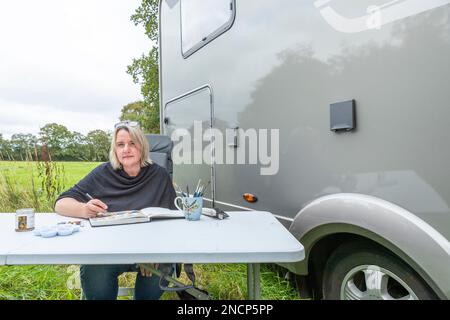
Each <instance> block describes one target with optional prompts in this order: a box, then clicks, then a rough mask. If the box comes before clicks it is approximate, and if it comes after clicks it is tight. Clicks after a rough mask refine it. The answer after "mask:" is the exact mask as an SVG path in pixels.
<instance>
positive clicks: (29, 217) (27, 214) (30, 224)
mask: <svg viewBox="0 0 450 320" xmlns="http://www.w3.org/2000/svg"><path fill="white" fill-rule="evenodd" d="M33 229H34V209H31V208H26V209H18V210H16V231H18V232H22V231H31V230H33Z"/></svg>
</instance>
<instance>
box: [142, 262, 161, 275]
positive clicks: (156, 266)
mask: <svg viewBox="0 0 450 320" xmlns="http://www.w3.org/2000/svg"><path fill="white" fill-rule="evenodd" d="M138 266H139V269H140V270H141V275H142V276H143V277H151V276H152V272H151V271H150V270H146V269H145V268H144V266H149V267H151V268H154V269H158V267H159V264H158V263H155V264H153V263H140V264H138Z"/></svg>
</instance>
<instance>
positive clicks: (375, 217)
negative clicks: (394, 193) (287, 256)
mask: <svg viewBox="0 0 450 320" xmlns="http://www.w3.org/2000/svg"><path fill="white" fill-rule="evenodd" d="M290 231H291V232H292V233H293V234H294V236H296V237H297V239H299V240H300V242H301V243H302V244H303V246H304V247H305V259H304V260H303V261H302V262H299V263H295V264H290V265H284V266H285V267H287V268H288V269H289V270H290V271H291V272H294V273H295V274H299V275H308V276H309V277H314V278H315V281H317V279H320V276H321V275H320V273H321V272H323V268H324V264H325V263H326V260H327V259H328V258H329V256H330V255H331V253H332V252H333V250H334V249H336V248H337V247H338V246H339V245H340V244H342V243H344V242H347V241H368V242H370V243H372V244H375V245H377V246H379V247H380V248H382V249H384V250H387V251H389V252H390V253H392V254H394V255H395V256H397V257H399V258H400V259H401V260H403V261H404V262H405V263H406V264H408V265H409V266H410V267H411V268H412V269H413V270H414V271H415V272H416V273H417V274H418V275H419V276H420V277H421V278H422V279H423V280H424V281H425V283H426V284H427V285H428V286H429V287H430V288H431V289H432V290H433V291H434V292H435V293H436V295H438V296H439V297H440V298H443V299H448V297H449V290H448V288H449V283H448V280H447V281H445V280H444V281H440V282H439V285H438V284H437V281H436V279H441V280H442V279H446V276H445V275H446V271H443V269H445V268H442V266H440V267H439V266H436V264H433V263H432V261H430V259H431V260H432V258H433V257H434V258H436V257H440V258H441V259H444V260H443V263H444V265H447V264H446V262H447V263H448V262H449V261H450V255H449V254H448V247H446V244H448V241H447V240H446V239H445V238H443V237H442V236H441V235H440V234H438V233H437V231H436V230H434V229H432V228H431V227H430V226H429V225H428V224H426V223H425V222H424V221H422V220H420V219H419V218H418V217H416V216H414V215H413V214H411V213H410V212H407V211H406V210H405V209H403V208H400V207H398V206H396V205H394V204H392V203H389V202H386V201H384V200H381V199H378V198H374V197H370V196H365V195H358V194H336V195H332V196H326V197H323V198H320V199H317V200H315V201H313V202H311V203H310V204H308V205H307V206H306V207H305V208H303V209H302V210H301V211H300V212H299V214H298V215H297V216H296V218H295V219H294V221H293V223H292V224H291V227H290ZM414 238H417V239H418V241H417V242H414V241H412V239H414ZM312 270H313V271H314V272H311V271H312ZM312 273H316V274H314V275H312ZM317 273H319V274H317ZM433 276H434V277H433Z"/></svg>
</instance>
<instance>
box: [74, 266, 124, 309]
mask: <svg viewBox="0 0 450 320" xmlns="http://www.w3.org/2000/svg"><path fill="white" fill-rule="evenodd" d="M121 269H122V268H120V266H117V265H82V266H81V267H80V278H81V287H82V289H83V293H84V295H85V296H86V298H87V299H88V300H93V299H95V300H111V299H116V298H117V290H118V280H117V277H118V276H119V275H120V273H121Z"/></svg>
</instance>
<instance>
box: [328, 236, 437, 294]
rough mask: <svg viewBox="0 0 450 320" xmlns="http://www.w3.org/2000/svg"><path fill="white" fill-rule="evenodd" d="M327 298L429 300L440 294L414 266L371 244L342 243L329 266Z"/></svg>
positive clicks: (332, 256) (329, 260)
mask: <svg viewBox="0 0 450 320" xmlns="http://www.w3.org/2000/svg"><path fill="white" fill-rule="evenodd" d="M322 293H323V297H324V299H327V300H422V299H424V300H428V299H436V298H437V297H436V296H435V295H434V293H433V292H432V291H431V289H430V288H429V287H428V286H427V285H426V284H425V283H424V281H423V280H422V279H421V278H420V277H419V276H418V275H417V274H416V272H415V271H414V270H412V268H411V267H409V266H408V265H407V264H406V263H405V262H403V261H402V260H400V259H399V258H398V257H396V256H395V255H393V254H392V253H390V252H388V251H387V250H383V249H381V248H379V247H377V246H375V245H371V244H368V243H346V244H343V245H341V246H339V247H338V248H337V249H336V250H335V251H334V252H333V253H332V255H331V256H330V258H329V259H328V261H327V264H326V266H325V272H324V276H323V282H322Z"/></svg>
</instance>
